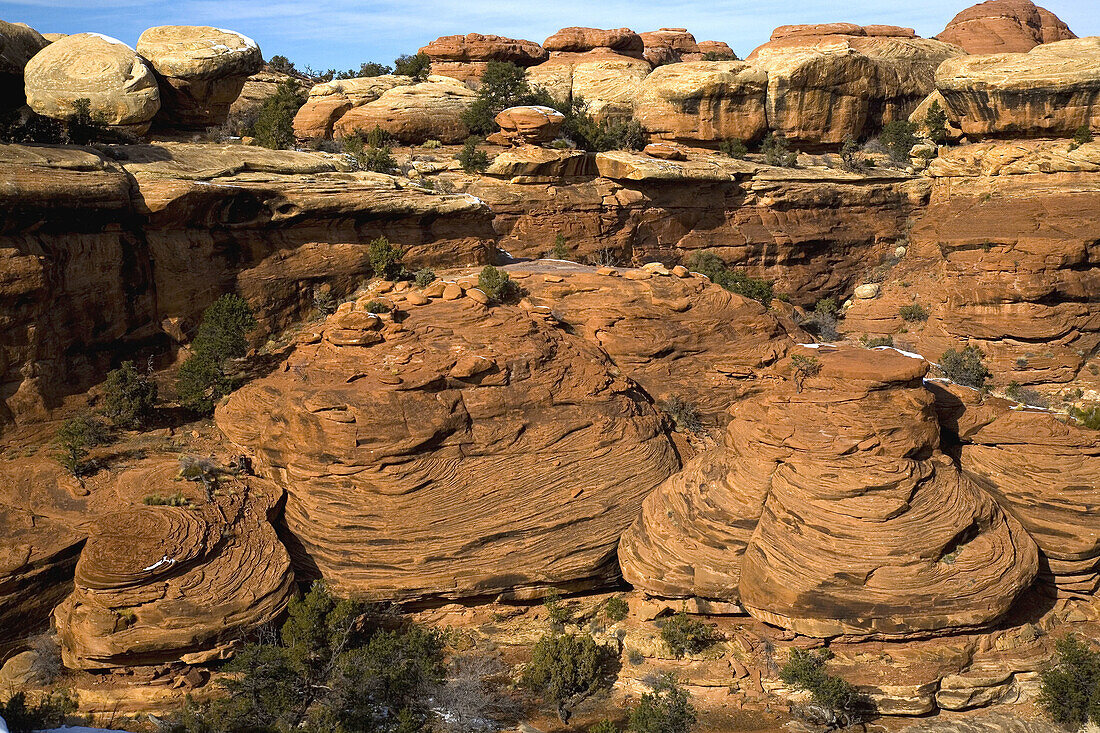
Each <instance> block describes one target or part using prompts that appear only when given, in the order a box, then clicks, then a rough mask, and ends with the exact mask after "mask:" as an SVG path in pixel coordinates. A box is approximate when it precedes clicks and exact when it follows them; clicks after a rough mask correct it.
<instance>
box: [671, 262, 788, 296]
mask: <svg viewBox="0 0 1100 733" xmlns="http://www.w3.org/2000/svg"><path fill="white" fill-rule="evenodd" d="M687 266H688V269H689V270H692V271H693V272H699V273H702V274H703V275H706V276H707V277H709V278H710V281H711V282H713V283H714V284H715V285H720V286H722V287H723V288H725V289H726V290H729V291H730V292H731V293H737V294H738V295H743V296H745V297H746V298H752V299H753V300H755V301H757V302H759V303H761V304H763V305H764V306H765V307H768V306H770V305H771V302H772V299H773V298H774V297H775V293H774V284H773V283H772V281H771V280H761V279H757V278H754V277H749V276H748V275H746V274H745V273H744V272H741V271H740V270H735V269H733V268H731V267H730V266H729V265H727V264H726V263H725V262H724V261H723V260H722V258H721V257H719V256H718V255H716V254H714V253H713V252H698V253H696V254H694V255H692V256H691V259H689V260H688V264H687Z"/></svg>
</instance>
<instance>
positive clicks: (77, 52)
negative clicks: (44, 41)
mask: <svg viewBox="0 0 1100 733" xmlns="http://www.w3.org/2000/svg"><path fill="white" fill-rule="evenodd" d="M24 73H25V75H26V92H27V104H28V105H30V107H31V109H33V110H34V111H35V112H37V113H39V114H41V115H45V116H46V117H54V118H57V119H69V118H71V117H72V116H73V115H74V114H75V113H76V108H75V106H74V105H75V102H76V101H77V100H78V99H87V100H89V101H90V102H91V113H92V114H93V115H103V117H104V119H105V121H106V122H107V124H108V125H111V126H113V127H116V128H118V129H120V130H125V131H128V132H132V133H135V134H142V133H144V132H146V131H147V130H148V129H149V123H150V122H151V121H152V119H153V116H154V115H156V113H157V111H158V110H159V109H160V91H159V89H158V88H157V81H156V78H155V76H154V75H153V72H152V70H150V69H149V67H148V66H146V65H145V62H144V61H142V59H141V57H140V56H138V55H137V53H135V52H134V51H133V49H131V48H130V47H129V46H127V45H126V44H125V43H123V42H122V41H117V40H115V39H113V38H108V37H107V36H102V35H100V34H98V33H77V34H76V35H72V36H66V37H65V38H62V39H60V40H58V41H54V42H53V43H51V44H50V45H48V46H46V47H45V48H43V49H42V50H41V51H39V52H38V53H37V54H35V56H34V58H32V59H31V60H30V61H28V62H27V66H26V69H25V72H24Z"/></svg>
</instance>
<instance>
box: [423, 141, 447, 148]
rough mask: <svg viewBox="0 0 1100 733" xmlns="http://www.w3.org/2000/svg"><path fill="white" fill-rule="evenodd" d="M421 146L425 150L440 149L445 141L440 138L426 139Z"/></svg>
mask: <svg viewBox="0 0 1100 733" xmlns="http://www.w3.org/2000/svg"><path fill="white" fill-rule="evenodd" d="M420 147H422V148H424V149H425V150H439V149H440V148H441V147H443V143H442V142H440V141H439V140H425V141H424V142H423V144H421V146H420Z"/></svg>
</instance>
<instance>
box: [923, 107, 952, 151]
mask: <svg viewBox="0 0 1100 733" xmlns="http://www.w3.org/2000/svg"><path fill="white" fill-rule="evenodd" d="M924 129H925V130H926V131H927V132H928V137H929V138H930V139H931V140H932V142H934V143H936V145H946V144H947V112H945V111H944V109H943V107H941V106H940V103H939V102H936V101H933V102H932V104H930V105H929V106H928V113H927V114H926V115H925V116H924Z"/></svg>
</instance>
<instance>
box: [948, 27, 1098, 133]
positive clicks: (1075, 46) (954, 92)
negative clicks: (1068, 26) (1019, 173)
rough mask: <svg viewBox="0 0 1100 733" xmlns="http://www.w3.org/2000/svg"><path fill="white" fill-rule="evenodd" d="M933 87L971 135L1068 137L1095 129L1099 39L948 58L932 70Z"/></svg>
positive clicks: (1096, 123) (952, 114)
mask: <svg viewBox="0 0 1100 733" xmlns="http://www.w3.org/2000/svg"><path fill="white" fill-rule="evenodd" d="M936 87H937V89H938V90H939V92H940V94H941V95H942V96H943V98H944V100H945V101H946V107H947V109H948V110H949V115H950V117H951V119H952V121H955V122H956V124H958V126H959V127H960V128H961V129H962V131H963V132H964V133H965V134H966V135H968V136H970V137H972V138H983V137H1015V138H1019V137H1052V136H1053V137H1072V136H1073V134H1074V132H1075V131H1076V130H1077V129H1078V128H1079V127H1081V126H1082V125H1087V126H1089V127H1091V128H1092V129H1093V130H1095V131H1100V38H1096V37H1093V38H1079V39H1074V40H1068V41H1059V42H1057V43H1049V44H1043V45H1041V46H1036V47H1035V48H1033V49H1032V50H1031V51H1029V52H1027V53H1003V54H993V55H988V56H962V57H959V58H954V59H949V60H948V61H945V62H944V63H943V65H941V66H940V68H939V69H938V70H937V71H936Z"/></svg>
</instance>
